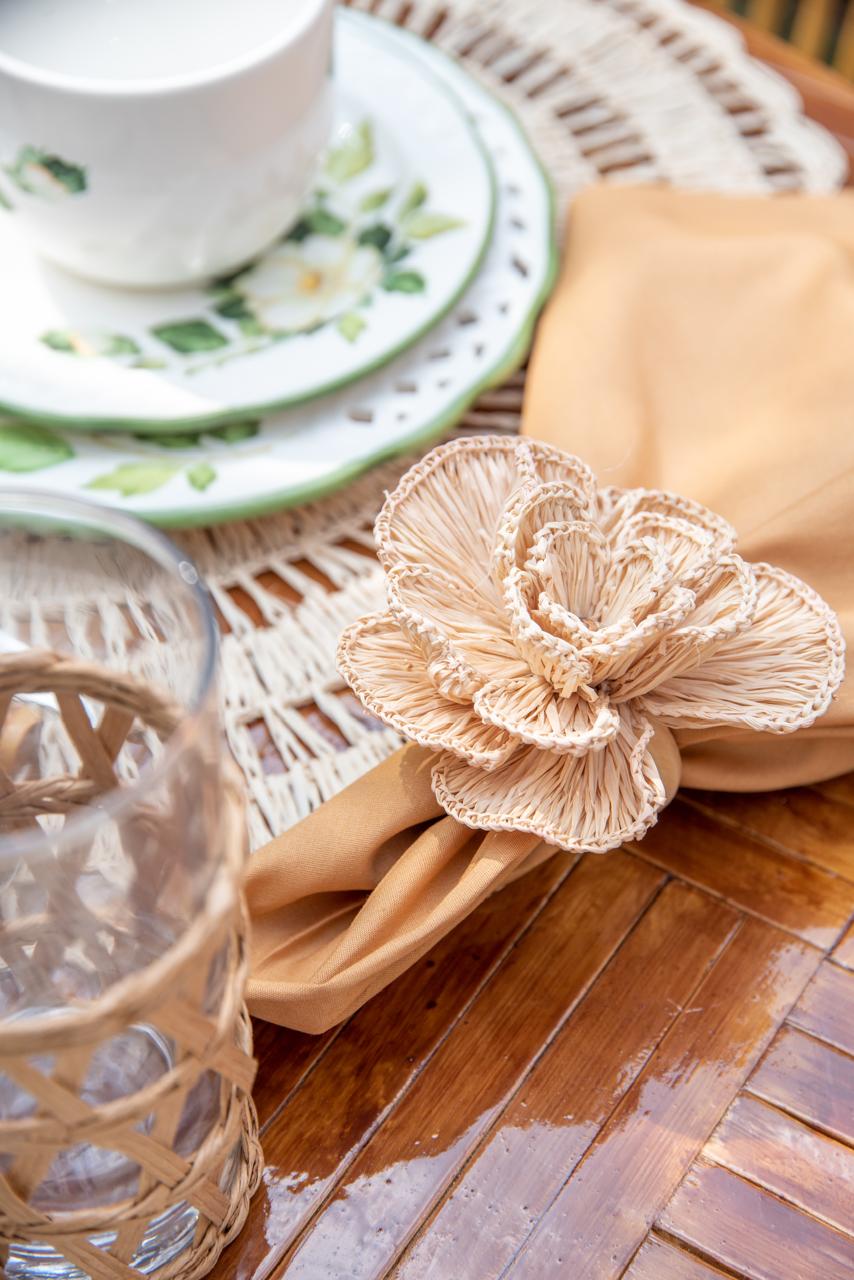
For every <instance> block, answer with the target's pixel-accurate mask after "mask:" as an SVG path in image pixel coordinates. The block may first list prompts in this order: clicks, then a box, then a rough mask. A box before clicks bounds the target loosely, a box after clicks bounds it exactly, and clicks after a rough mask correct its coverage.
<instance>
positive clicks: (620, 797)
mask: <svg viewBox="0 0 854 1280" xmlns="http://www.w3.org/2000/svg"><path fill="white" fill-rule="evenodd" d="M653 733H654V729H653V726H652V725H651V724H649V722H648V721H647V720H646V719H645V718H644V717H643V716H640V715H638V714H637V713H636V712H635V711H634V710H633V709H630V708H624V709H622V711H621V716H620V731H619V733H618V734H617V736H616V737H615V738H614V740H613V741H612V742H610V743H608V744H607V746H606V747H605V748H604V750H602V751H596V752H589V753H588V754H587V755H584V756H571V755H557V754H556V753H554V752H549V751H539V750H538V749H537V748H536V747H523V748H522V749H521V750H520V751H519V752H518V753H517V754H516V755H515V756H514V757H513V758H512V760H510V761H508V762H507V763H505V764H503V765H501V766H500V767H499V768H498V769H496V770H495V771H494V772H492V773H490V774H489V775H486V774H484V773H483V772H481V771H480V770H477V769H472V768H471V767H470V766H469V765H467V764H465V763H464V762H462V761H460V760H458V759H456V758H455V757H454V756H450V755H442V756H440V757H439V758H438V760H437V761H436V763H435V765H434V767H433V773H432V784H433V792H434V794H435V796H436V799H437V800H438V801H439V803H440V805H441V806H442V808H443V809H444V810H445V812H446V813H449V814H450V815H451V816H452V817H454V818H456V819H457V820H458V821H459V822H462V823H463V824H464V825H465V826H467V827H473V828H475V829H478V830H484V831H506V830H513V831H526V832H528V833H529V834H531V835H535V836H539V837H540V839H541V840H544V841H545V842H546V843H547V844H554V845H557V846H558V847H559V848H561V849H565V850H566V851H567V852H569V853H606V852H607V851H608V850H609V849H615V848H617V847H618V846H619V845H621V844H624V843H625V842H626V841H628V840H640V839H641V838H642V837H643V836H644V835H645V834H646V832H647V831H648V830H649V828H650V827H651V826H652V825H653V824H654V823H655V821H656V819H657V817H658V814H659V812H660V811H661V809H662V808H663V807H664V804H665V803H666V794H665V790H664V784H663V783H662V780H661V776H660V774H659V772H658V769H657V767H656V764H655V761H654V760H653V758H652V755H651V753H650V751H649V743H650V740H651V739H652V736H653Z"/></svg>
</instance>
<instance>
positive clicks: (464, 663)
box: [386, 565, 527, 702]
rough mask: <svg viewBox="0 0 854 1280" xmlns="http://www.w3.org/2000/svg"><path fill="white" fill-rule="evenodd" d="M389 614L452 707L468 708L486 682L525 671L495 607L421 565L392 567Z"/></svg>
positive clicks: (440, 573)
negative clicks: (461, 703)
mask: <svg viewBox="0 0 854 1280" xmlns="http://www.w3.org/2000/svg"><path fill="white" fill-rule="evenodd" d="M386 594H387V597H388V606H389V611H390V612H391V614H392V615H393V617H394V618H395V620H396V622H397V623H398V625H399V626H400V627H401V628H402V629H403V630H404V631H405V632H406V633H407V635H408V636H409V637H410V639H411V640H412V641H413V643H414V644H416V645H417V646H418V647H419V648H420V649H421V652H422V653H423V654H424V657H425V659H426V661H427V663H428V667H429V673H430V678H431V679H432V680H433V681H434V683H435V684H436V686H437V688H439V689H441V690H442V692H443V693H444V694H445V695H446V696H447V697H449V698H451V699H453V700H454V701H460V700H462V701H466V702H471V700H472V696H473V695H474V693H475V692H476V691H477V690H478V689H479V688H480V686H481V685H482V684H485V683H486V681H487V680H493V679H496V678H497V677H499V676H500V677H503V678H504V679H510V678H512V677H513V676H520V675H524V674H525V673H526V671H527V667H526V665H525V663H524V662H523V661H522V658H521V656H520V654H519V653H518V651H517V649H516V647H515V645H514V644H513V638H512V636H511V633H510V625H509V623H508V621H507V619H506V618H505V616H504V613H503V611H502V610H501V607H500V605H499V604H497V603H496V604H492V603H491V602H489V601H487V600H484V599H483V598H482V597H475V596H474V595H473V593H472V592H471V591H467V590H466V589H465V588H464V587H461V586H460V583H459V582H458V581H455V580H454V579H453V578H451V577H449V576H448V575H447V574H445V573H442V572H440V571H439V570H437V569H429V568H428V567H427V566H426V565H395V566H394V567H393V568H391V569H390V570H389V572H388V575H387V577H386Z"/></svg>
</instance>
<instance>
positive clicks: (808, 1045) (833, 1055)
mask: <svg viewBox="0 0 854 1280" xmlns="http://www.w3.org/2000/svg"><path fill="white" fill-rule="evenodd" d="M747 1088H748V1089H749V1090H750V1092H751V1093H754V1094H755V1095H756V1096H757V1097H758V1098H764V1099H765V1100H766V1102H773V1103H774V1104H775V1106H778V1107H780V1108H782V1109H783V1110H784V1111H788V1112H790V1113H791V1114H792V1115H794V1116H798V1117H799V1119H801V1120H806V1121H807V1123H808V1124H810V1125H812V1126H813V1128H817V1129H823V1130H824V1131H825V1133H829V1134H832V1135H833V1136H834V1137H836V1138H839V1139H841V1140H842V1141H843V1142H847V1143H849V1145H851V1146H854V1058H851V1057H849V1056H848V1054H846V1053H841V1052H840V1051H839V1050H838V1049H834V1048H832V1047H831V1046H830V1045H827V1044H823V1043H822V1041H820V1040H815V1039H814V1038H813V1037H812V1036H808V1035H804V1034H803V1033H802V1032H800V1031H798V1030H796V1029H795V1028H794V1027H791V1026H786V1027H783V1028H782V1029H781V1031H780V1033H779V1035H778V1036H777V1037H776V1039H775V1040H774V1043H773V1044H772V1045H771V1047H770V1049H769V1050H768V1052H767V1054H766V1055H765V1057H764V1058H763V1060H762V1061H761V1062H760V1064H759V1066H758V1067H757V1068H756V1070H755V1071H754V1073H753V1075H752V1076H751V1077H750V1080H749V1081H748V1084H747Z"/></svg>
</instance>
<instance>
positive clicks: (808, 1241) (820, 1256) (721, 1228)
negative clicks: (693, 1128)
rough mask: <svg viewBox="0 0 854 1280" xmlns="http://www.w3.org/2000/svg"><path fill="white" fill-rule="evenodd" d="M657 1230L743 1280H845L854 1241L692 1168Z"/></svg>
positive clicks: (852, 1267)
mask: <svg viewBox="0 0 854 1280" xmlns="http://www.w3.org/2000/svg"><path fill="white" fill-rule="evenodd" d="M659 1225H660V1226H661V1227H663V1228H664V1229H665V1230H667V1231H669V1232H670V1233H671V1234H672V1235H675V1236H677V1237H678V1238H679V1239H681V1240H684V1241H685V1242H686V1243H687V1244H688V1245H691V1246H692V1247H693V1248H695V1249H699V1250H701V1252H703V1253H705V1254H707V1255H708V1256H709V1257H712V1258H715V1259H718V1260H720V1262H722V1263H723V1264H724V1265H725V1266H729V1267H732V1268H734V1269H735V1270H736V1271H737V1272H739V1273H740V1274H742V1275H744V1276H747V1277H749V1280H802V1278H803V1280H807V1277H809V1278H810V1280H811V1278H812V1277H815V1280H851V1276H852V1275H854V1240H852V1239H851V1238H850V1236H845V1235H842V1234H840V1233H839V1232H838V1231H834V1230H833V1228H832V1227H827V1226H825V1225H824V1223H823V1222H818V1221H817V1220H816V1219H815V1218H811V1217H810V1216H809V1214H806V1213H802V1212H801V1210H800V1209H795V1208H793V1206H792V1205H788V1204H785V1203H784V1202H783V1201H782V1200H778V1199H777V1198H776V1196H771V1195H769V1194H768V1193H767V1191H763V1190H761V1188H759V1187H754V1186H753V1185H752V1184H751V1183H749V1182H745V1180H744V1179H743V1178H739V1177H738V1176H737V1175H736V1174H734V1173H730V1172H729V1170H728V1169H722V1168H720V1167H718V1166H716V1165H703V1164H697V1165H695V1166H694V1168H693V1169H692V1170H691V1172H690V1174H689V1175H688V1176H687V1177H686V1179H685V1181H684V1182H683V1183H682V1185H681V1187H680V1188H679V1190H678V1191H677V1192H676V1195H675V1196H674V1197H673V1199H672V1201H671V1202H670V1204H669V1205H668V1206H667V1208H666V1210H665V1211H664V1213H663V1214H662V1215H661V1219H660V1222H659Z"/></svg>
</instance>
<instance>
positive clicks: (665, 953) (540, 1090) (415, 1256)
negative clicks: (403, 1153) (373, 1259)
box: [396, 884, 738, 1280]
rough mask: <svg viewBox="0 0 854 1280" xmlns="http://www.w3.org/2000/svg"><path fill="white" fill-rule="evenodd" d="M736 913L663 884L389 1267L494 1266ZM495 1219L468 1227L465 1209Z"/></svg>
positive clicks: (585, 1143) (631, 1075)
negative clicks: (411, 1244) (436, 1208)
mask: <svg viewBox="0 0 854 1280" xmlns="http://www.w3.org/2000/svg"><path fill="white" fill-rule="evenodd" d="M737 923H738V917H737V916H736V914H735V913H734V912H733V911H731V910H730V909H729V908H727V907H725V906H724V905H723V904H722V903H717V902H714V901H713V900H711V899H709V898H707V897H705V896H704V895H702V894H700V893H698V892H696V890H692V889H688V888H686V887H685V886H684V885H679V884H670V885H668V886H667V888H666V889H665V890H664V892H663V893H662V894H661V895H660V897H659V898H658V899H657V900H656V901H655V902H654V903H653V905H652V906H651V907H650V909H649V910H648V911H647V913H646V915H645V916H644V917H643V919H642V920H641V921H640V922H639V924H638V925H637V926H636V928H635V929H634V931H633V933H632V934H631V936H630V937H629V938H628V939H627V940H626V942H625V944H624V945H623V946H622V947H621V948H620V951H619V952H618V954H617V955H616V956H615V957H614V959H613V960H612V961H611V963H610V965H609V966H608V968H607V969H606V971H605V973H604V974H603V975H602V977H601V978H600V980H599V981H598V982H597V984H596V986H595V987H594V988H593V990H592V991H591V992H590V993H589V995H588V996H587V997H586V998H585V1000H584V1001H583V1002H582V1003H581V1005H580V1006H579V1008H578V1009H577V1010H576V1012H575V1015H574V1016H573V1018H572V1020H571V1021H570V1023H569V1025H568V1026H567V1027H566V1028H565V1029H564V1031H563V1032H562V1033H561V1035H560V1036H559V1037H558V1038H557V1039H556V1040H555V1042H554V1044H552V1045H551V1047H550V1048H549V1050H548V1052H547V1053H546V1054H545V1055H544V1056H543V1058H542V1059H541V1061H540V1062H539V1063H538V1064H537V1066H536V1067H535V1068H534V1071H533V1072H532V1073H531V1075H530V1076H529V1078H528V1080H527V1081H526V1082H525V1086H524V1088H523V1089H522V1090H521V1091H520V1093H519V1094H518V1096H517V1098H516V1100H515V1101H514V1102H513V1103H512V1104H511V1105H510V1106H509V1107H508V1108H507V1110H506V1111H505V1112H504V1114H503V1115H502V1117H501V1122H500V1124H498V1125H497V1126H496V1127H495V1129H494V1130H493V1132H492V1134H491V1135H490V1137H489V1140H488V1141H487V1142H486V1143H485V1144H484V1146H483V1148H482V1149H481V1150H480V1151H479V1152H478V1154H477V1157H476V1159H475V1161H474V1163H473V1164H472V1166H471V1167H470V1168H469V1170H468V1171H467V1172H466V1174H465V1176H464V1177H463V1179H462V1181H461V1182H460V1183H459V1184H458V1185H457V1187H456V1188H455V1189H454V1191H453V1193H452V1195H451V1196H449V1198H448V1199H447V1200H446V1201H445V1203H444V1204H443V1206H442V1208H441V1211H440V1212H439V1214H438V1215H437V1216H436V1217H435V1218H434V1220H433V1221H432V1222H431V1223H430V1226H429V1229H428V1230H427V1231H426V1232H425V1233H424V1234H422V1235H421V1237H420V1238H419V1241H418V1245H417V1247H416V1249H415V1250H414V1251H413V1252H412V1253H411V1254H410V1256H409V1257H408V1258H407V1259H406V1261H405V1262H404V1263H403V1265H402V1266H401V1267H400V1269H399V1271H398V1272H397V1273H396V1274H399V1275H400V1276H402V1277H406V1280H414V1278H415V1277H419V1278H423V1277H430V1278H431V1280H446V1278H447V1277H448V1276H451V1275H453V1274H454V1267H455V1265H456V1260H457V1259H458V1258H459V1257H460V1253H461V1251H462V1250H465V1254H466V1259H467V1266H468V1268H469V1271H470V1273H471V1274H472V1275H476V1276H478V1277H479V1278H480V1280H489V1278H490V1277H497V1276H499V1275H500V1274H501V1273H502V1271H503V1269H504V1267H505V1266H506V1264H507V1263H508V1262H509V1261H510V1260H511V1259H512V1257H513V1255H514V1254H515V1253H516V1251H517V1250H518V1249H519V1248H520V1246H521V1245H522V1244H523V1243H524V1241H525V1239H526V1238H527V1236H528V1235H529V1234H530V1231H531V1228H532V1226H534V1225H535V1224H536V1222H537V1220H538V1219H539V1217H540V1216H541V1214H542V1213H543V1211H544V1210H545V1209H546V1208H547V1207H548V1205H549V1203H550V1202H551V1201H552V1200H553V1199H554V1196H555V1195H556V1194H557V1192H558V1191H559V1190H560V1187H561V1185H562V1184H563V1183H564V1182H565V1181H566V1180H567V1178H568V1177H569V1176H570V1174H571V1172H572V1170H573V1169H574V1168H575V1166H576V1164H577V1163H578V1161H579V1160H580V1159H581V1157H582V1155H583V1154H584V1152H585V1151H586V1150H587V1148H588V1147H589V1146H590V1143H591V1142H592V1141H593V1139H594V1138H595V1136H596V1134H597V1133H598V1132H599V1130H600V1129H601V1127H602V1125H603V1124H604V1123H605V1121H606V1120H607V1119H608V1116H609V1115H610V1114H611V1112H612V1111H613V1109H614V1106H615V1105H616V1103H617V1102H619V1100H620V1098H621V1097H623V1095H624V1094H625V1093H626V1091H627V1090H628V1088H629V1087H630V1085H631V1084H632V1082H633V1081H634V1080H635V1079H636V1078H637V1076H638V1075H639V1074H640V1072H641V1071H642V1070H643V1068H644V1067H645V1065H646V1063H647V1062H648V1060H649V1058H650V1057H651V1056H652V1054H653V1053H654V1052H655V1050H656V1048H657V1046H658V1044H659V1043H660V1041H661V1039H662V1038H663V1036H664V1035H665V1033H666V1032H667V1030H668V1029H669V1028H670V1026H671V1025H672V1024H673V1022H675V1020H676V1018H677V1017H678V1016H679V1014H680V1013H681V1011H682V1009H683V1008H684V1007H686V1006H687V1005H689V1004H691V1003H692V997H693V994H694V992H695V990H696V988H697V986H698V985H699V984H700V982H701V981H702V979H703V978H704V977H705V975H706V972H707V971H708V969H709V967H710V966H711V965H712V964H713V963H714V961H715V960H716V959H717V957H718V955H719V953H720V951H721V949H722V948H723V947H724V946H725V944H726V943H727V941H728V940H729V938H730V936H731V934H732V933H733V931H734V929H735V927H736V925H737ZM476 1217H482V1218H483V1219H484V1220H485V1221H492V1222H495V1224H496V1228H497V1229H496V1230H494V1231H481V1232H478V1233H477V1235H475V1236H472V1232H471V1222H472V1220H473V1218H476Z"/></svg>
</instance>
